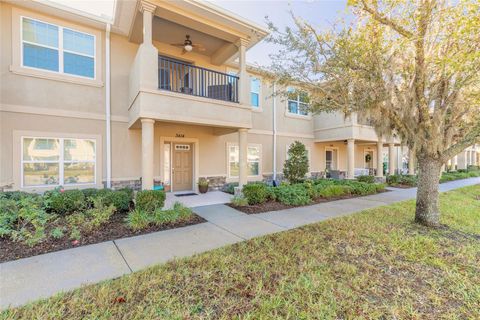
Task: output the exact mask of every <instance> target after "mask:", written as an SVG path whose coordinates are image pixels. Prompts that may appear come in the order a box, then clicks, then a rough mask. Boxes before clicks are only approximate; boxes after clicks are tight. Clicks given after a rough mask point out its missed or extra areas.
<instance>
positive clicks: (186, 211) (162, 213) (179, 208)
mask: <svg viewBox="0 0 480 320" xmlns="http://www.w3.org/2000/svg"><path fill="white" fill-rule="evenodd" d="M192 215H193V212H192V210H191V209H190V208H187V207H185V206H184V205H183V204H181V203H180V202H175V203H174V204H173V208H172V209H169V210H157V211H155V214H154V215H153V223H155V224H163V223H169V222H176V221H182V220H186V219H189V218H191V217H192Z"/></svg>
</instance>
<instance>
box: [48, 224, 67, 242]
mask: <svg viewBox="0 0 480 320" xmlns="http://www.w3.org/2000/svg"><path fill="white" fill-rule="evenodd" d="M64 231H65V230H64V228H61V227H56V228H54V229H52V231H50V236H51V237H52V238H54V239H61V238H63V236H64V235H65V233H64Z"/></svg>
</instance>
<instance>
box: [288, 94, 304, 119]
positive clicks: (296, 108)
mask: <svg viewBox="0 0 480 320" xmlns="http://www.w3.org/2000/svg"><path fill="white" fill-rule="evenodd" d="M308 103H309V98H308V94H307V93H306V92H304V91H301V90H296V89H294V88H288V89H287V110H288V113H291V114H297V115H301V116H306V115H308Z"/></svg>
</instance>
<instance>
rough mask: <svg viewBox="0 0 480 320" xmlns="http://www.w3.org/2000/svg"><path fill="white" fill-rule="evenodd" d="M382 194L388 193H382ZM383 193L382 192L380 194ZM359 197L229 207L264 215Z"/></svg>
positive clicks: (270, 202) (231, 205)
mask: <svg viewBox="0 0 480 320" xmlns="http://www.w3.org/2000/svg"><path fill="white" fill-rule="evenodd" d="M382 192H388V190H386V191H382ZM378 193H381V192H378ZM359 197H364V196H357V195H344V196H339V197H331V198H318V199H316V200H313V201H312V202H311V203H309V204H307V205H304V206H289V205H286V204H283V203H280V202H277V201H267V202H265V203H262V204H257V205H248V206H234V205H233V204H231V203H228V204H227V205H228V206H230V207H232V208H234V209H236V210H238V211H242V212H244V213H246V214H256V213H262V212H268V211H277V210H284V209H290V208H297V207H308V206H313V205H315V204H319V203H323V202H330V201H336V200H343V199H351V198H359Z"/></svg>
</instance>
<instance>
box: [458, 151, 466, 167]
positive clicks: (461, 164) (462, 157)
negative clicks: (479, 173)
mask: <svg viewBox="0 0 480 320" xmlns="http://www.w3.org/2000/svg"><path fill="white" fill-rule="evenodd" d="M457 161H458V162H457V169H467V152H466V151H462V152H460V153H459V154H458V155H457Z"/></svg>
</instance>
